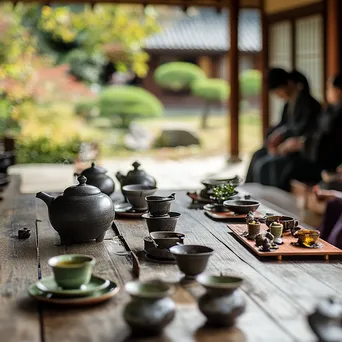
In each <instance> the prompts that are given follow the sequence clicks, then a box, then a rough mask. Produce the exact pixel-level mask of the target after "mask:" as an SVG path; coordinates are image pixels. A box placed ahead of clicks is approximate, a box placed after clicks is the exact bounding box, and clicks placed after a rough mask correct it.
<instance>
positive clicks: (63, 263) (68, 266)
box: [48, 254, 96, 289]
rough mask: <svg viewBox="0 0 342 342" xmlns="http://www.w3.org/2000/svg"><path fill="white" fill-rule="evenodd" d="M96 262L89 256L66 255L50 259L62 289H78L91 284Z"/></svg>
mask: <svg viewBox="0 0 342 342" xmlns="http://www.w3.org/2000/svg"><path fill="white" fill-rule="evenodd" d="M95 262H96V261H95V258H94V257H92V256H89V255H82V254H65V255H59V256H55V257H53V258H50V259H49V261H48V264H49V266H50V267H51V268H52V271H53V275H54V277H55V281H56V283H57V284H58V285H59V286H60V287H62V288H64V289H78V288H80V287H81V286H82V285H85V284H88V283H89V281H90V278H91V274H92V270H93V267H94V265H95Z"/></svg>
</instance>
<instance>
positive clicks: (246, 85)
mask: <svg viewBox="0 0 342 342" xmlns="http://www.w3.org/2000/svg"><path fill="white" fill-rule="evenodd" d="M240 88H241V94H242V96H244V97H249V96H258V95H259V94H260V91H261V72H260V71H259V70H252V69H251V70H246V71H244V72H242V73H241V74H240Z"/></svg>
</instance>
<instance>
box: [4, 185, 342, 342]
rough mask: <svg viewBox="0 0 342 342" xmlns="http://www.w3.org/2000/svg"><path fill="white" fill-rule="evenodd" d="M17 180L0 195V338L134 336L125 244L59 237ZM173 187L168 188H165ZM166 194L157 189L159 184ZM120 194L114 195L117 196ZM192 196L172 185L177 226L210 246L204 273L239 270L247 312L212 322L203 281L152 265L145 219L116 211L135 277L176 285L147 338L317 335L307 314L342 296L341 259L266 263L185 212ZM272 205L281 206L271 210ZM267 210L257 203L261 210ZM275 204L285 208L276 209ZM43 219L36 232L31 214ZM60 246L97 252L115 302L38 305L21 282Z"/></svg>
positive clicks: (227, 233)
mask: <svg viewBox="0 0 342 342" xmlns="http://www.w3.org/2000/svg"><path fill="white" fill-rule="evenodd" d="M14 183H15V182H12V183H11V186H10V187H11V189H12V190H10V189H8V191H9V195H8V196H6V197H5V198H6V200H5V201H4V202H3V203H0V210H1V213H2V219H1V234H0V239H1V241H0V242H1V244H0V253H1V254H0V256H1V263H0V265H1V267H0V293H1V306H0V312H1V314H0V329H1V330H0V331H1V339H0V340H1V341H6V342H7V341H10V342H12V341H13V342H14V341H20V342H21V341H30V342H31V341H37V342H61V341H63V342H98V341H101V342H107V341H108V342H109V341H110V342H113V341H118V342H121V341H135V339H133V337H131V336H130V330H129V328H128V327H127V325H126V324H125V322H124V321H123V318H122V310H123V308H124V305H125V304H126V303H127V302H128V301H129V296H128V294H127V293H126V292H125V291H124V284H125V283H126V282H127V281H130V280H132V279H133V276H132V273H131V271H132V262H131V259H130V257H129V255H128V254H127V252H126V249H125V248H124V246H122V245H121V242H120V241H119V239H117V238H116V237H115V236H114V233H113V231H111V230H109V231H108V232H107V235H106V238H105V240H104V241H103V242H102V243H87V244H77V245H72V246H63V245H60V241H59V237H58V235H57V233H56V232H55V230H54V229H53V228H52V227H51V225H50V223H49V221H48V216H47V208H46V206H45V204H44V203H43V202H42V201H39V200H36V199H35V197H34V195H20V194H19V193H18V189H19V188H18V187H16V186H15V184H14ZM169 192H170V191H167V192H165V194H168V193H169ZM160 193H161V194H163V192H160ZM118 197H120V195H118ZM190 203H191V199H190V198H189V197H188V196H187V195H186V191H178V192H177V195H176V201H175V202H174V203H173V205H172V211H178V212H180V213H181V214H182V215H181V217H180V219H179V222H178V225H177V229H176V230H177V231H179V232H182V233H184V234H185V243H186V244H203V245H207V246H210V247H212V248H213V249H214V250H215V253H214V254H213V256H212V257H211V258H210V260H209V264H208V269H207V271H206V272H208V273H213V274H220V273H223V274H225V275H237V276H241V277H243V278H244V283H243V285H242V291H243V294H244V297H245V299H246V302H247V309H246V312H245V313H244V314H243V315H242V316H241V317H240V318H239V319H238V323H237V325H236V327H235V328H233V329H228V330H227V329H209V328H207V327H206V326H205V317H204V316H203V315H202V314H201V313H200V311H199V310H198V307H197V298H198V296H200V295H201V294H202V293H203V289H202V288H201V286H199V285H198V284H197V283H196V282H193V283H190V284H183V283H182V282H180V280H181V278H182V274H181V273H180V272H179V270H178V267H177V265H172V264H157V263H154V262H150V261H148V260H147V259H146V258H145V255H144V251H143V238H144V237H145V236H147V235H148V230H147V227H146V223H145V221H144V220H141V219H137V220H135V219H120V220H117V221H116V224H117V226H118V228H119V230H120V232H121V233H122V235H123V236H124V239H125V241H126V243H127V244H128V245H129V247H130V248H131V249H132V250H133V251H134V252H135V253H136V254H137V255H138V257H139V261H140V264H141V273H140V279H142V280H149V279H156V278H158V279H162V280H164V281H167V282H170V283H173V284H175V286H176V288H177V291H176V292H175V295H174V299H175V301H176V304H177V313H176V318H175V320H174V321H173V322H172V323H171V324H170V325H169V326H168V327H167V328H166V330H165V332H164V334H163V336H159V337H155V338H147V339H144V340H143V341H151V342H152V341H156V342H164V341H165V342H173V341H175V342H183V341H184V342H188V341H189V342H190V341H201V342H207V341H208V342H209V341H210V342H221V341H232V342H235V341H236V342H242V341H252V342H283V341H284V342H287V341H298V342H314V341H316V339H315V337H314V335H313V333H312V332H311V330H310V328H309V326H308V324H307V320H306V316H307V314H308V313H310V312H311V311H312V310H313V309H314V306H315V305H316V303H317V301H318V300H320V299H321V298H324V297H327V296H333V295H335V296H336V294H337V295H342V272H341V271H342V264H341V262H340V261H339V260H330V261H328V262H327V261H323V260H292V259H291V260H284V261H282V262H278V261H276V260H270V261H263V259H262V260H261V259H258V258H257V257H256V256H255V255H254V254H253V253H251V251H250V250H249V249H247V248H246V247H245V246H244V245H242V243H241V242H240V241H238V240H237V238H236V237H235V236H234V234H233V232H232V227H231V228H230V229H229V228H227V226H226V224H225V223H224V222H215V221H213V220H212V219H210V218H209V217H207V216H206V215H205V214H204V212H203V211H202V210H190V209H188V206H189V205H190ZM274 209H277V210H274ZM265 210H269V208H268V207H267V206H265V205H264V204H263V205H262V206H260V211H262V212H263V213H264V212H265ZM272 212H275V213H282V211H281V208H273V209H272ZM36 218H38V219H39V220H41V221H42V222H40V223H39V224H38V230H37V232H36V231H35V219H36ZM24 226H26V227H28V228H30V229H31V231H32V235H31V237H30V238H29V239H27V240H17V239H15V238H13V236H14V235H15V233H16V231H17V230H18V229H19V228H22V227H24ZM65 253H84V254H91V255H93V256H94V257H95V258H96V260H97V263H96V266H95V269H94V273H95V274H96V275H99V276H101V277H105V278H108V279H111V280H113V281H116V282H117V283H118V285H119V286H120V287H121V290H120V292H119V294H118V295H117V296H116V297H115V298H113V299H112V300H110V301H108V302H106V303H104V304H102V305H98V306H94V307H89V308H82V309H80V308H79V309H68V310H66V309H63V308H60V307H54V306H47V305H37V304H36V303H35V302H34V301H33V300H30V299H28V297H27V294H26V288H27V286H28V285H29V284H30V283H32V282H34V281H36V280H37V279H38V277H39V272H38V271H39V270H41V275H42V276H43V277H44V276H47V275H50V274H51V270H50V269H49V267H48V265H47V261H48V259H49V258H50V257H52V256H55V255H58V254H65Z"/></svg>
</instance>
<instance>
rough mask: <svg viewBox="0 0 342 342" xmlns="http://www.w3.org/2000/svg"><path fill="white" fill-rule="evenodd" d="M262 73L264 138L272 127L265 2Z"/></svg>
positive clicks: (262, 16)
mask: <svg viewBox="0 0 342 342" xmlns="http://www.w3.org/2000/svg"><path fill="white" fill-rule="evenodd" d="M260 17H261V37H262V49H261V73H262V91H261V115H262V133H263V137H265V136H266V134H267V132H268V129H269V127H270V103H269V93H268V80H267V74H268V68H269V65H268V64H269V49H268V36H269V35H268V22H267V15H266V12H265V0H261V9H260Z"/></svg>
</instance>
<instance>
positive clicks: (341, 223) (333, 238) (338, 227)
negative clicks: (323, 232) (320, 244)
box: [328, 213, 342, 248]
mask: <svg viewBox="0 0 342 342" xmlns="http://www.w3.org/2000/svg"><path fill="white" fill-rule="evenodd" d="M328 242H329V243H331V244H332V245H334V246H336V247H338V248H342V213H341V214H340V217H339V219H338V221H337V223H336V224H335V227H334V228H333V230H332V232H331V234H330V236H329V239H328Z"/></svg>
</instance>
